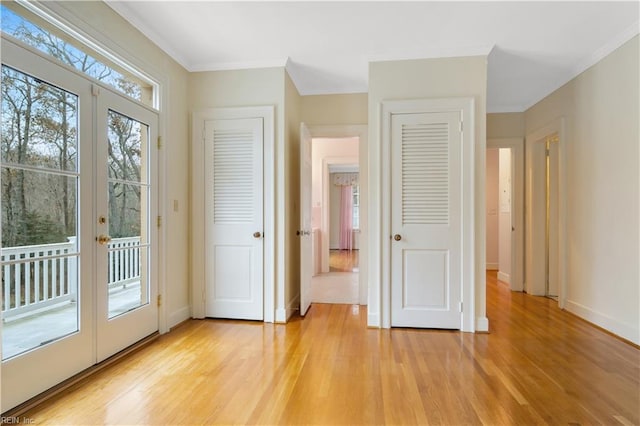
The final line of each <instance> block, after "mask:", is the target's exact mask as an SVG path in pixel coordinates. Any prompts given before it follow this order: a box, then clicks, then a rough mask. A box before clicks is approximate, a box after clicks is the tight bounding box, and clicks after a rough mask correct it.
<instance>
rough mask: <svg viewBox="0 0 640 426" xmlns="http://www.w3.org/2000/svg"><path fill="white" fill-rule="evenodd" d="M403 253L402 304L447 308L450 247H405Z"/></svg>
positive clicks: (410, 306) (417, 307) (428, 307)
mask: <svg viewBox="0 0 640 426" xmlns="http://www.w3.org/2000/svg"><path fill="white" fill-rule="evenodd" d="M403 255H404V262H403V268H404V279H403V287H404V291H403V297H404V301H403V308H404V309H415V310H420V309H448V308H449V304H450V303H449V285H450V283H449V271H448V269H449V262H448V252H447V250H405V251H404V253H403ZM415 283H420V284H419V285H416V284H415Z"/></svg>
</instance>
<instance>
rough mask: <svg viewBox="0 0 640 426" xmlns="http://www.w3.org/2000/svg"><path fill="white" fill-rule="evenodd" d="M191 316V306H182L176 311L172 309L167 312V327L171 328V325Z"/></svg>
mask: <svg viewBox="0 0 640 426" xmlns="http://www.w3.org/2000/svg"><path fill="white" fill-rule="evenodd" d="M189 318H191V306H188V305H187V306H183V307H182V308H180V309H178V310H177V311H173V312H171V313H170V314H169V318H168V320H167V329H168V330H171V328H172V327H175V326H176V325H178V324H180V323H181V322H182V321H186V320H188V319H189Z"/></svg>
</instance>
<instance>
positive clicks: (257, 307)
mask: <svg viewBox="0 0 640 426" xmlns="http://www.w3.org/2000/svg"><path fill="white" fill-rule="evenodd" d="M205 134H206V141H205V156H206V160H205V164H206V168H207V170H206V176H207V177H206V180H207V181H206V196H205V198H206V201H205V202H206V212H207V213H206V215H207V216H206V253H205V256H206V260H205V261H206V265H207V266H206V281H207V284H206V285H207V288H206V316H208V317H215V318H236V319H248V320H262V319H263V268H264V265H263V235H262V232H263V210H264V209H263V173H262V170H263V120H262V119H261V118H248V119H229V120H210V121H206V122H205Z"/></svg>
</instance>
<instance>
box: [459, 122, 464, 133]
mask: <svg viewBox="0 0 640 426" xmlns="http://www.w3.org/2000/svg"><path fill="white" fill-rule="evenodd" d="M458 124H460V131H462V128H463V125H462V121H459V122H458Z"/></svg>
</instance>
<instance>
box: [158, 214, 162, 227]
mask: <svg viewBox="0 0 640 426" xmlns="http://www.w3.org/2000/svg"><path fill="white" fill-rule="evenodd" d="M157 224H158V228H160V227H161V226H162V216H158V218H157Z"/></svg>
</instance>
